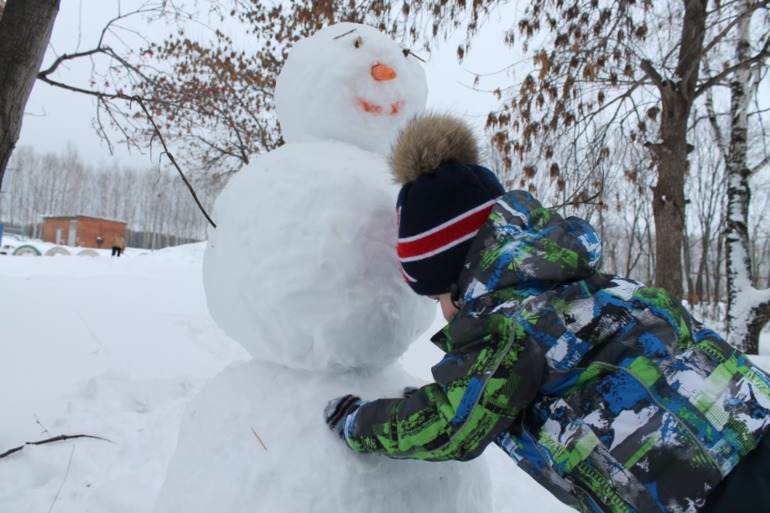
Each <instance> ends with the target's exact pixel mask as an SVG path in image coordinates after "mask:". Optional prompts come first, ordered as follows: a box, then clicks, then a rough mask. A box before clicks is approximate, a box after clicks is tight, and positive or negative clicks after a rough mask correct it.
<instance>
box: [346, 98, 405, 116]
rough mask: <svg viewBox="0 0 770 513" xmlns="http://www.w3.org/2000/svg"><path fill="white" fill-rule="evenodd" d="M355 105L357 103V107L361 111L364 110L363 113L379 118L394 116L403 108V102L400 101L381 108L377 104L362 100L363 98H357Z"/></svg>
mask: <svg viewBox="0 0 770 513" xmlns="http://www.w3.org/2000/svg"><path fill="white" fill-rule="evenodd" d="M356 103H358V105H359V106H360V107H361V108H362V109H364V111H366V112H368V113H369V114H372V115H374V116H379V115H380V114H387V115H389V116H395V115H396V114H398V112H399V111H400V110H401V107H403V106H404V102H403V101H401V100H399V101H396V102H393V103H391V104H390V105H388V106H383V105H380V104H378V103H374V102H370V101H368V100H364V99H363V98H357V99H356Z"/></svg>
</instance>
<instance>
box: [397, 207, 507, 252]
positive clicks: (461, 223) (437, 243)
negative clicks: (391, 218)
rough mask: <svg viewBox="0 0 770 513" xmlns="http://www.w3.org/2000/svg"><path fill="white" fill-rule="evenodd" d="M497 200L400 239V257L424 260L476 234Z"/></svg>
mask: <svg viewBox="0 0 770 513" xmlns="http://www.w3.org/2000/svg"><path fill="white" fill-rule="evenodd" d="M496 202H497V200H492V201H488V202H487V203H484V204H483V205H479V206H478V207H476V208H474V209H472V210H469V211H468V212H465V213H463V214H461V215H459V216H457V217H455V218H454V219H450V220H449V221H447V222H446V223H443V224H441V225H439V226H437V227H435V228H432V229H430V230H428V231H426V232H423V233H421V234H419V235H414V236H412V237H404V238H402V239H398V257H399V259H400V260H401V261H402V262H411V261H414V260H422V259H423V258H428V257H430V256H433V255H435V254H438V253H441V252H442V251H445V250H447V249H449V248H451V247H453V246H456V245H457V244H460V243H461V242H463V241H465V240H468V239H469V238H471V237H473V236H475V235H476V234H477V233H478V231H479V229H480V228H481V226H482V225H483V224H484V222H485V221H486V220H487V218H488V217H489V212H490V211H491V210H492V207H493V206H494V204H495V203H496Z"/></svg>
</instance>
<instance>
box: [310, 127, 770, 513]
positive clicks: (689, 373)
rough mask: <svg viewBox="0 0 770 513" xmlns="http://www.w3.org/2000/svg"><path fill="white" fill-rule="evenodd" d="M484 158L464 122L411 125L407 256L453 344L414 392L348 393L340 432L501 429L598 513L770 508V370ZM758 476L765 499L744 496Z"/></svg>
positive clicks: (404, 180) (333, 424)
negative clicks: (510, 183) (606, 266)
mask: <svg viewBox="0 0 770 513" xmlns="http://www.w3.org/2000/svg"><path fill="white" fill-rule="evenodd" d="M478 161H479V155H478V150H477V145H476V142H475V139H474V137H473V135H472V133H471V131H470V130H469V129H468V127H466V126H465V125H464V124H463V123H462V122H460V121H458V120H457V119H454V118H452V117H448V116H440V115H428V116H425V117H422V118H418V119H416V120H414V121H413V122H412V123H410V125H409V126H407V127H406V129H405V130H404V131H403V132H402V134H401V135H400V137H399V140H398V141H397V143H396V145H395V147H394V150H393V155H392V157H391V165H392V168H393V171H394V174H395V176H396V179H397V180H398V181H399V182H400V183H401V184H402V185H403V187H402V189H401V192H400V194H399V197H398V211H399V241H398V254H399V259H400V261H401V266H402V271H403V274H404V277H405V279H406V280H407V282H408V283H409V285H410V286H411V287H412V289H413V290H414V291H415V292H416V293H417V294H421V295H425V296H429V297H433V298H435V299H437V300H438V301H439V302H440V304H441V308H442V312H443V314H444V316H445V318H446V319H447V321H448V322H449V324H448V325H447V326H446V327H445V328H444V329H443V330H442V331H441V332H439V333H438V334H436V335H435V336H434V337H433V339H432V341H433V342H434V343H435V344H436V345H438V346H439V347H440V348H441V349H442V350H444V351H445V352H446V357H445V358H444V359H443V360H442V361H441V362H440V363H438V364H437V365H436V366H435V367H433V376H434V378H435V382H434V383H430V384H428V385H425V386H423V387H421V388H419V389H416V390H415V389H410V390H408V391H407V393H405V397H402V398H395V399H378V400H375V401H370V402H365V401H362V400H360V399H359V398H358V397H355V396H352V395H348V396H345V397H341V398H338V399H335V400H333V401H331V402H330V403H329V405H328V406H327V407H326V410H325V412H324V417H325V419H326V422H327V424H328V425H329V427H330V428H331V429H332V430H334V431H335V432H337V433H338V434H339V435H340V436H341V437H342V438H343V440H345V442H346V443H347V444H348V446H350V447H351V448H352V449H353V450H355V451H357V452H362V453H365V452H374V453H380V454H383V455H386V456H390V457H394V458H417V459H424V460H432V461H441V460H449V459H454V460H468V459H471V458H474V457H476V456H478V455H479V454H481V453H482V452H483V451H484V449H485V448H486V447H487V445H489V444H490V443H492V442H494V443H495V444H497V445H498V446H499V447H500V448H502V449H503V450H504V451H505V452H506V453H507V454H509V455H510V457H511V458H512V459H513V460H514V461H515V462H516V463H517V464H518V465H519V466H520V467H521V468H523V469H524V470H525V471H526V472H527V473H529V474H530V475H531V476H532V477H534V478H535V479H536V480H537V481H538V482H539V483H540V484H541V485H543V486H545V487H546V488H547V489H548V490H549V491H550V492H551V493H553V494H554V495H555V496H556V497H557V498H558V499H560V500H561V501H562V502H564V503H566V504H568V505H570V506H572V507H574V508H576V509H578V510H581V511H600V512H620V511H637V512H660V511H719V508H727V507H728V506H729V509H730V510H731V511H737V510H741V511H770V497H769V490H770V486H768V485H770V478H769V477H768V475H767V471H768V467H770V443H768V440H770V437H763V435H764V434H765V433H766V432H767V430H768V429H770V422H769V421H768V409H770V379H768V376H767V375H766V374H765V373H764V372H763V371H761V370H760V369H758V368H756V367H755V366H754V365H752V363H751V362H750V361H749V360H748V359H747V358H746V357H745V356H744V355H743V354H741V353H740V352H738V351H736V350H735V349H733V348H732V347H730V346H729V345H728V344H727V343H725V342H724V341H723V340H722V339H721V338H720V337H719V336H718V335H717V334H716V333H715V332H713V331H712V330H710V329H707V328H705V327H704V326H702V325H701V324H699V323H698V322H697V321H695V320H694V319H693V318H692V316H691V315H690V314H689V313H688V312H687V311H686V310H685V309H684V308H682V306H681V304H680V303H679V302H678V301H677V300H675V299H674V298H672V297H671V296H669V295H668V293H666V292H665V291H664V290H661V289H654V288H647V287H644V286H643V285H642V284H640V283H638V282H635V281H633V280H630V279H626V278H621V277H618V276H610V275H605V274H602V273H600V272H598V270H597V269H598V267H599V264H600V259H601V244H600V241H599V238H598V236H597V234H596V233H595V232H594V230H593V228H592V227H591V226H590V225H589V224H588V223H587V222H585V221H584V220H582V219H578V218H575V217H570V218H567V219H563V218H562V217H561V216H560V215H558V214H557V213H555V212H553V211H550V210H547V209H544V208H542V207H541V206H540V204H539V203H538V202H537V201H536V200H535V199H534V198H533V197H532V196H531V195H530V194H528V193H526V192H522V191H512V192H508V193H506V192H505V191H504V190H503V187H502V186H501V185H500V183H499V182H498V180H497V179H496V178H495V176H494V175H493V173H492V172H491V171H489V170H488V169H485V168H483V167H481V166H479V165H478V164H477V163H478ZM760 440H761V443H760ZM739 462H740V464H739ZM760 471H764V472H765V474H764V475H762V474H761V472H760ZM726 476H727V477H729V478H730V479H725V477H726ZM750 479H755V481H750ZM734 488H735V489H734ZM744 488H746V489H748V490H750V491H751V494H752V496H751V499H750V500H751V504H753V506H752V507H750V508H748V509H745V508H744V509H741V508H740V507H739V508H737V509H736V505H737V504H746V502H745V500H746V498H745V497H741V495H743V494H745V493H746V491H745V490H744ZM736 497H737V498H738V499H739V500H741V502H740V503H736V502H735V501H736Z"/></svg>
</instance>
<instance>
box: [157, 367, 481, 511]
mask: <svg viewBox="0 0 770 513" xmlns="http://www.w3.org/2000/svg"><path fill="white" fill-rule="evenodd" d="M415 384H417V383H415V380H414V379H413V378H411V377H410V376H408V375H407V374H406V373H405V372H403V371H402V370H401V369H399V368H395V367H393V368H391V369H389V370H388V371H387V372H385V373H383V374H379V375H376V376H361V375H360V374H356V373H349V374H345V375H329V374H323V373H317V372H309V371H299V370H292V369H288V368H286V367H283V366H280V365H276V364H270V363H265V362H258V361H251V362H246V363H241V364H234V365H232V366H230V367H228V368H226V369H225V370H224V371H223V372H222V373H221V374H219V375H218V376H217V377H215V378H214V379H212V380H211V381H210V382H209V383H208V384H207V385H206V386H205V387H204V389H203V390H202V391H201V392H200V394H199V395H198V396H197V397H196V398H195V399H193V401H192V402H191V403H190V405H189V407H188V410H187V412H186V413H185V416H184V419H183V421H182V427H181V431H180V434H179V439H178V446H177V449H176V452H175V454H174V457H173V459H172V461H171V464H170V466H169V470H168V475H167V477H166V481H165V483H164V485H163V487H162V489H161V491H160V494H159V496H158V501H157V503H156V507H155V510H154V511H155V513H181V512H184V513H212V512H217V513H257V512H281V513H309V512H312V513H340V512H361V513H391V512H392V513H407V512H419V513H433V512H435V513H446V512H454V511H462V512H463V513H473V512H479V513H481V512H483V513H489V512H490V511H492V494H491V482H490V477H489V472H488V469H487V466H486V463H485V462H484V461H483V460H481V459H479V460H474V461H470V462H465V463H459V462H442V463H430V462H422V461H413V460H393V459H389V458H385V457H382V456H377V455H363V454H357V453H355V452H353V451H352V450H350V449H348V448H347V447H346V446H345V444H344V443H343V442H342V441H341V440H339V439H338V438H337V437H336V436H335V435H334V434H333V433H332V432H331V431H329V429H328V428H327V427H326V425H325V423H324V421H323V417H322V412H323V408H324V406H325V405H326V403H327V402H328V400H330V399H332V398H334V397H337V396H340V395H343V394H346V393H356V394H359V395H361V396H362V397H364V398H371V399H373V398H376V397H381V396H386V395H389V394H390V395H391V396H393V395H395V394H398V393H399V391H400V390H401V389H402V387H403V386H405V385H415ZM263 443H264V447H263V445H262V444H263Z"/></svg>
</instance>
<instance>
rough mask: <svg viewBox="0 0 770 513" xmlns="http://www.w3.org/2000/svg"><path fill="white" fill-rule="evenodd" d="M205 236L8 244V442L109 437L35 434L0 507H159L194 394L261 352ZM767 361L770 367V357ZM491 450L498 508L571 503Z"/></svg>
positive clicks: (120, 510) (768, 341)
mask: <svg viewBox="0 0 770 513" xmlns="http://www.w3.org/2000/svg"><path fill="white" fill-rule="evenodd" d="M8 242H9V241H8V240H7V239H4V241H3V243H8ZM203 248H204V246H203V244H194V245H187V246H181V247H178V248H169V249H165V250H161V251H156V252H153V253H147V252H144V251H139V250H131V249H129V251H128V252H127V253H126V255H125V256H124V257H121V258H110V257H109V256H108V255H107V254H106V253H102V254H100V256H98V257H77V256H70V257H67V256H56V257H14V256H4V255H0V390H2V392H1V393H0V412H2V422H0V453H3V452H5V451H6V450H8V449H11V448H14V447H17V446H20V445H23V444H24V443H25V442H32V441H37V440H43V439H47V438H51V437H54V436H57V435H79V434H87V435H93V436H98V437H102V438H105V439H108V441H105V440H98V439H88V438H78V439H73V440H66V441H61V442H56V443H51V444H46V445H39V446H32V445H27V446H25V447H24V448H23V449H22V450H20V451H18V452H16V453H14V454H11V455H10V456H7V457H5V458H2V459H0V512H2V513H27V512H30V511H55V512H59V513H85V512H95V513H96V512H98V513H104V512H110V513H147V512H148V511H151V509H152V505H153V502H154V500H155V496H156V494H157V492H158V490H159V488H160V485H161V483H162V481H163V478H164V475H165V470H166V467H167V465H168V462H169V460H170V458H171V455H172V454H173V451H174V448H175V444H176V437H177V430H178V427H179V423H180V420H181V418H182V413H183V411H184V408H185V405H186V404H187V403H188V401H189V400H190V399H191V398H192V397H193V396H194V395H195V394H196V392H197V391H198V390H200V388H201V387H202V385H203V383H205V381H206V380H207V379H208V378H211V377H212V376H214V375H215V374H216V373H217V372H219V371H220V370H222V369H223V368H225V367H226V366H228V365H229V364H231V363H234V362H237V361H239V360H246V359H248V358H249V357H248V355H247V353H246V352H245V350H243V349H242V348H241V347H240V346H239V345H238V344H237V343H235V342H233V341H232V340H230V339H229V338H228V337H227V336H226V335H225V334H224V333H223V332H222V331H221V330H220V329H219V328H218V327H217V326H216V324H215V323H214V322H213V320H212V319H211V318H210V316H209V314H208V311H207V309H206V303H205V297H204V293H203V286H202V282H201V258H202V254H203ZM438 327H439V324H438V321H437V324H436V325H435V326H434V328H436V329H437V328H438ZM768 346H770V336H768V335H765V337H764V338H763V340H762V349H763V352H764V351H767V350H768ZM439 358H440V354H439V353H438V350H436V349H435V348H433V347H432V346H431V345H430V343H429V342H427V340H426V337H423V338H422V339H420V340H419V341H418V342H416V343H415V344H414V345H413V346H412V348H411V349H410V350H409V352H408V353H407V354H406V355H405V356H404V358H403V363H404V365H405V367H406V368H407V370H408V371H409V372H410V373H412V374H413V375H415V376H419V377H420V378H423V379H425V380H427V379H429V376H430V375H429V368H430V366H431V365H433V364H434V363H435V362H436V361H437V360H438V359H439ZM758 361H759V363H760V365H762V366H763V367H765V368H770V357H768V356H761V357H758ZM318 419H319V420H318V421H319V422H322V420H321V415H320V412H319V415H318ZM259 450H263V449H262V448H261V447H260V446H259V445H258V443H256V442H255V451H259ZM483 457H484V458H486V461H487V462H488V464H489V465H490V468H491V470H492V476H493V486H494V501H495V504H496V506H497V508H496V509H497V511H498V512H514V511H517V512H518V511H537V510H539V511H548V512H561V511H565V512H566V511H571V510H569V509H568V508H566V507H564V506H562V505H561V504H559V503H558V502H556V501H555V500H553V499H551V498H550V497H549V496H548V495H547V493H545V492H543V491H542V490H540V489H539V487H537V485H535V484H534V483H533V482H532V481H531V480H529V478H528V477H527V476H525V475H523V474H521V473H520V472H519V471H518V470H517V469H516V468H515V466H514V465H513V464H512V463H510V462H509V461H508V460H507V459H506V458H505V456H503V455H502V453H501V451H498V450H496V448H494V447H492V448H490V450H488V451H487V452H486V453H485V455H484V456H483ZM200 464H201V465H206V462H205V461H201V462H200ZM319 476H323V472H319ZM237 479H238V476H233V481H237ZM319 479H323V477H319ZM234 486H235V485H234ZM180 513H182V512H180Z"/></svg>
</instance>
